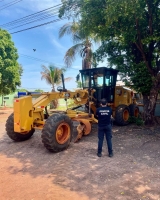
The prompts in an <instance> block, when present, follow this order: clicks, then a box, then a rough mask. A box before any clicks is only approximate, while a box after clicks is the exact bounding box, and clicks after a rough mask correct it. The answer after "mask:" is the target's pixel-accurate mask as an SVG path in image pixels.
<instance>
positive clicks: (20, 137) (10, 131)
mask: <svg viewBox="0 0 160 200" xmlns="http://www.w3.org/2000/svg"><path fill="white" fill-rule="evenodd" d="M6 132H7V135H8V136H9V137H10V138H11V139H12V140H14V141H17V142H19V141H25V140H28V139H29V138H30V137H31V136H32V135H33V133H34V132H35V129H32V130H31V131H29V132H28V133H26V134H20V133H17V132H14V114H13V113H12V114H11V115H10V116H9V117H8V119H7V121H6Z"/></svg>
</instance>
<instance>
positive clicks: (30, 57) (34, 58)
mask: <svg viewBox="0 0 160 200" xmlns="http://www.w3.org/2000/svg"><path fill="white" fill-rule="evenodd" d="M19 55H21V56H24V57H25V58H27V59H31V60H35V61H39V62H45V63H49V64H51V63H52V62H49V61H46V60H42V59H39V58H36V57H32V56H29V55H25V54H21V53H19ZM53 64H54V65H57V66H60V67H63V68H66V67H65V66H64V65H61V64H58V63H53ZM68 69H74V70H79V69H76V68H72V67H69V68H68Z"/></svg>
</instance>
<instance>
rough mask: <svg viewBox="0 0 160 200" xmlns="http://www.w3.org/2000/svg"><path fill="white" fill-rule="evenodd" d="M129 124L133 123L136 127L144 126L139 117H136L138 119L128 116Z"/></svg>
mask: <svg viewBox="0 0 160 200" xmlns="http://www.w3.org/2000/svg"><path fill="white" fill-rule="evenodd" d="M129 122H130V123H135V124H136V125H137V126H142V125H144V121H143V119H142V118H141V117H140V116H138V117H134V116H130V118H129Z"/></svg>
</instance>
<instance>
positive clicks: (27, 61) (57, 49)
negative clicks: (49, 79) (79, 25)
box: [0, 0, 82, 91]
mask: <svg viewBox="0 0 160 200" xmlns="http://www.w3.org/2000/svg"><path fill="white" fill-rule="evenodd" d="M11 1H13V0H3V1H1V2H0V9H1V8H3V5H5V4H7V3H10V2H11ZM60 3H61V1H60V0H41V1H40V0H22V1H20V2H19V3H17V4H14V5H13V6H10V7H8V8H6V9H3V10H0V27H1V25H3V24H5V23H8V22H11V21H13V20H17V19H19V18H22V17H25V16H27V15H30V14H33V13H35V12H38V11H41V10H44V9H47V8H49V7H52V6H55V5H58V4H60ZM57 18H58V17H54V18H50V19H47V20H43V21H39V22H36V23H32V24H29V25H27V26H23V27H19V28H16V29H13V30H9V33H13V32H15V31H18V30H21V29H25V28H28V27H32V26H35V25H38V24H42V23H45V22H48V21H52V20H54V19H57ZM67 22H68V21H67V20H62V21H59V22H55V23H52V24H49V25H45V26H41V27H38V28H35V29H31V30H27V31H24V32H20V33H16V34H12V41H13V42H14V44H15V46H16V48H17V49H18V53H19V60H18V61H19V63H20V64H22V66H23V70H24V72H23V76H22V79H21V82H22V84H21V87H22V88H26V89H27V90H30V91H33V90H34V89H43V90H45V91H50V90H51V87H50V86H49V85H47V84H46V83H45V81H42V80H41V74H40V72H41V66H42V65H45V66H48V65H49V64H51V63H53V64H55V65H56V66H57V67H59V68H60V67H62V66H64V61H63V58H64V55H65V52H66V51H67V49H68V48H69V47H71V46H72V45H73V43H72V41H71V39H70V37H69V36H65V37H64V38H62V39H59V37H58V35H59V29H60V27H62V26H63V25H64V24H65V23H67ZM33 49H36V51H33ZM34 58H38V59H41V60H43V61H36V60H35V59H34ZM44 61H45V62H44ZM46 61H47V62H46ZM81 62H82V61H81V58H77V59H76V61H75V62H74V63H73V65H72V68H71V69H68V70H67V72H66V73H65V77H73V80H72V81H70V82H68V83H66V88H67V89H70V90H71V89H73V88H76V83H75V77H76V75H77V74H78V73H79V69H81Z"/></svg>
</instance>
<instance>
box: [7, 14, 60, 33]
mask: <svg viewBox="0 0 160 200" xmlns="http://www.w3.org/2000/svg"><path fill="white" fill-rule="evenodd" d="M55 14H58V13H55ZM56 16H58V15H51V16H48V17H42V18H40V19H37V20H34V21H31V22H28V23H25V24H22V25H19V26H16V27H13V28H9V29H8V31H9V30H13V29H15V28H18V27H21V26H25V25H27V24H31V23H33V22H37V21H42V20H45V19H48V18H51V17H56Z"/></svg>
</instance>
